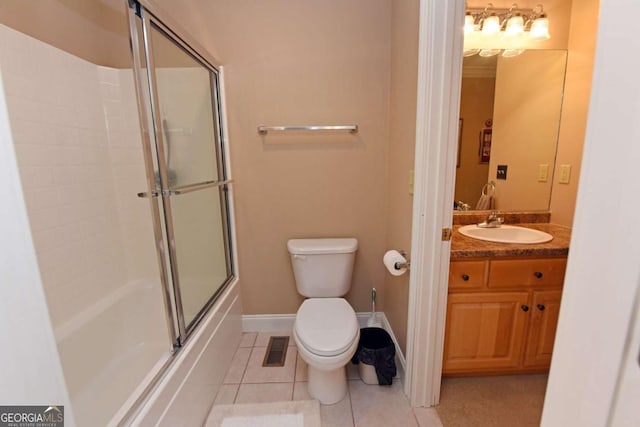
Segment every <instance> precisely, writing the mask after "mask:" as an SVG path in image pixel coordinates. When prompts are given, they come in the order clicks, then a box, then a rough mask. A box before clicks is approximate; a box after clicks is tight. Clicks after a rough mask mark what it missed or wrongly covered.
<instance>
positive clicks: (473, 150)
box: [454, 77, 496, 209]
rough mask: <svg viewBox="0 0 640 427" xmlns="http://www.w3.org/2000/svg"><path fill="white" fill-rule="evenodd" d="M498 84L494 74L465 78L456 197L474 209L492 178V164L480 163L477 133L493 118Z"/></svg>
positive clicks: (463, 79) (461, 101) (461, 107)
mask: <svg viewBox="0 0 640 427" xmlns="http://www.w3.org/2000/svg"><path fill="white" fill-rule="evenodd" d="M495 84H496V79H495V77H463V78H462V90H461V96H460V118H462V119H463V125H462V138H461V146H460V147H459V152H460V165H459V167H458V168H457V169H456V189H455V196H454V198H455V200H458V201H459V200H462V201H464V202H465V203H468V204H470V205H471V209H473V208H475V206H476V203H478V199H479V198H480V192H481V191H482V187H483V186H484V185H485V184H486V183H487V182H488V181H489V180H490V178H489V177H488V176H489V164H488V163H480V157H479V156H478V145H479V139H478V134H479V133H480V131H481V130H482V128H484V127H485V124H484V123H485V121H486V120H487V119H492V118H493V93H494V90H495ZM491 180H494V181H495V179H493V178H491Z"/></svg>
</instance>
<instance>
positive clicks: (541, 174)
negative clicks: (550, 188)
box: [538, 164, 549, 182]
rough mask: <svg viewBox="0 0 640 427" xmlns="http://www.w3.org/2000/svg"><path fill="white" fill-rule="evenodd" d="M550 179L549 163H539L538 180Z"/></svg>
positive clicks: (545, 180)
mask: <svg viewBox="0 0 640 427" xmlns="http://www.w3.org/2000/svg"><path fill="white" fill-rule="evenodd" d="M548 179H549V165H548V164H541V165H538V182H547V180H548Z"/></svg>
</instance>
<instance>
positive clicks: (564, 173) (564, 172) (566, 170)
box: [558, 165, 571, 184]
mask: <svg viewBox="0 0 640 427" xmlns="http://www.w3.org/2000/svg"><path fill="white" fill-rule="evenodd" d="M570 180H571V165H560V178H559V179H558V183H560V184H568V183H569V181H570Z"/></svg>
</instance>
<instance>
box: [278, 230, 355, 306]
mask: <svg viewBox="0 0 640 427" xmlns="http://www.w3.org/2000/svg"><path fill="white" fill-rule="evenodd" d="M287 249H288V250H289V253H290V254H291V265H292V266H293V275H294V277H295V280H296V288H298V293H299V294H300V295H302V296H305V297H307V298H332V297H341V296H343V295H345V294H346V293H347V292H349V288H351V273H352V272H353V261H354V259H355V257H356V250H357V249H358V241H357V240H356V239H354V238H344V239H291V240H289V241H288V242H287Z"/></svg>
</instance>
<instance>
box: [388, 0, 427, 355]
mask: <svg viewBox="0 0 640 427" xmlns="http://www.w3.org/2000/svg"><path fill="white" fill-rule="evenodd" d="M419 7H420V2H419V0H406V1H394V2H393V3H392V13H391V16H392V20H391V109H390V111H391V132H390V142H389V154H388V156H389V160H388V168H389V169H388V177H387V181H388V183H389V193H388V197H387V200H388V201H387V211H388V222H387V246H386V248H388V249H392V248H393V249H404V250H406V251H407V253H408V254H409V255H411V215H412V209H413V196H412V195H410V194H409V171H410V170H412V169H413V167H414V166H413V165H414V148H415V135H416V131H415V128H416V93H417V81H418V26H419V20H418V16H419ZM384 278H385V280H384V283H385V287H384V294H383V296H384V311H385V314H386V316H387V318H388V320H389V322H390V323H391V327H392V328H393V332H394V334H395V336H396V338H397V339H398V343H399V344H400V347H401V348H402V351H404V352H406V341H407V314H408V303H409V274H405V275H403V276H398V277H396V276H391V275H390V274H389V273H387V272H386V271H385V273H384Z"/></svg>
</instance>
